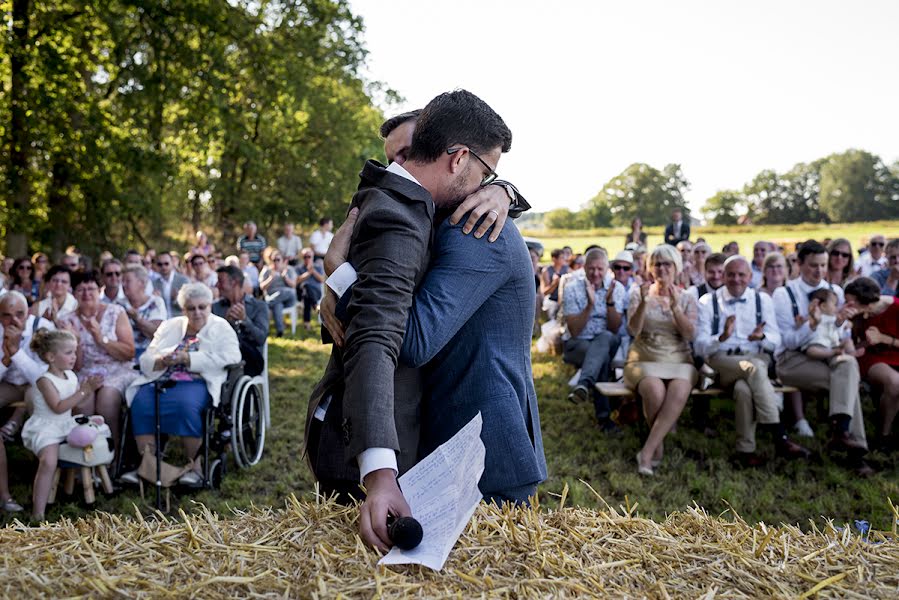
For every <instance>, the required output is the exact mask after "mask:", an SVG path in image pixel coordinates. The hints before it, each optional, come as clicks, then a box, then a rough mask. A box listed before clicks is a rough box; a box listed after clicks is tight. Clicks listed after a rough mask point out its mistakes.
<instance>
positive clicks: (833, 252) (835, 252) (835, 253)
mask: <svg viewBox="0 0 899 600" xmlns="http://www.w3.org/2000/svg"><path fill="white" fill-rule="evenodd" d="M830 255H831V256H839V257H840V258H852V255H851V254H849V253H848V252H840V251H839V250H831V251H830Z"/></svg>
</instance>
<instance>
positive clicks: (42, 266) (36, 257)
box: [31, 252, 50, 283]
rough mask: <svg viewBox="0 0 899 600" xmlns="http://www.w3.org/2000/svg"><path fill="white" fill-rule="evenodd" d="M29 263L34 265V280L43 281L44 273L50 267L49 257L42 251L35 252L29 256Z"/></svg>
mask: <svg viewBox="0 0 899 600" xmlns="http://www.w3.org/2000/svg"><path fill="white" fill-rule="evenodd" d="M31 264H32V266H33V267H34V280H35V281H37V282H38V283H43V282H44V275H46V274H47V270H48V269H49V268H50V259H49V258H48V257H47V255H46V254H44V253H43V252H35V253H34V254H33V255H32V256H31Z"/></svg>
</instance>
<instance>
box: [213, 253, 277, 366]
mask: <svg viewBox="0 0 899 600" xmlns="http://www.w3.org/2000/svg"><path fill="white" fill-rule="evenodd" d="M217 273H218V280H217V282H216V285H218V290H219V299H218V300H216V301H215V303H214V304H213V305H212V314H214V315H216V316H219V317H221V318H223V319H225V320H226V321H228V323H230V325H231V327H233V328H234V331H235V332H236V333H237V340H238V342H239V343H240V354H241V356H242V357H243V361H244V373H246V374H247V375H249V376H250V377H255V376H256V375H259V374H260V373H262V371H263V369H264V368H265V361H264V359H263V353H262V348H263V346H265V341H266V340H267V339H268V307H267V306H266V305H265V303H264V302H262V301H261V300H257V299H256V298H254V297H253V296H251V295H249V294H247V293H246V289H245V288H244V277H243V271H241V270H240V269H239V268H238V267H236V266H233V265H229V266H225V267H219V268H218V271H217Z"/></svg>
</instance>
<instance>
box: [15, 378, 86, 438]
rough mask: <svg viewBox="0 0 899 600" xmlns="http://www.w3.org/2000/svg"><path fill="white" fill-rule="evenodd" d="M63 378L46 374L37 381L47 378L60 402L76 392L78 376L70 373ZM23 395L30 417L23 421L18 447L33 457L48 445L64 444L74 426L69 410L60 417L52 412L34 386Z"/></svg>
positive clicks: (73, 419)
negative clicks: (31, 409)
mask: <svg viewBox="0 0 899 600" xmlns="http://www.w3.org/2000/svg"><path fill="white" fill-rule="evenodd" d="M64 375H65V379H63V378H61V377H57V376H56V375H53V374H52V373H49V372H47V373H44V374H43V375H42V376H41V377H40V379H47V380H48V381H49V382H50V383H52V384H53V387H55V388H56V392H57V393H58V394H59V398H60V399H62V398H68V397H69V396H71V395H72V394H74V393H75V391H76V390H77V389H78V377H77V376H76V375H75V373H74V372H72V371H66V372H65V373H64ZM40 379H39V380H40ZM26 396H27V398H28V399H29V400H31V402H32V403H33V405H34V414H32V415H31V417H29V418H28V420H27V421H25V426H24V427H22V444H24V446H25V447H26V448H27V449H28V450H30V451H31V452H33V453H34V454H37V453H38V452H40V451H41V450H42V449H43V448H45V447H47V446H49V445H50V444H59V443H61V442H64V441H65V440H66V436H67V435H69V432H70V431H72V429H74V428H75V426H76V425H78V423H76V422H75V418H74V417H73V416H72V411H71V410H67V411H66V412H64V413H61V414H57V413H55V412H53V411H52V410H51V409H50V407H49V406H47V401H46V400H44V395H43V394H42V393H41V391H40V390H39V389H38V388H37V386H36V385H32V386H31V387H30V388H28V391H27V392H26Z"/></svg>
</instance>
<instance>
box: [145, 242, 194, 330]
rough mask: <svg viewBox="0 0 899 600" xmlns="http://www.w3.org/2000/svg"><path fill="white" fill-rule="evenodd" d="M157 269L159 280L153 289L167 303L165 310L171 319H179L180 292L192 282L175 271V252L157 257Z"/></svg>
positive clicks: (155, 282)
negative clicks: (177, 299)
mask: <svg viewBox="0 0 899 600" xmlns="http://www.w3.org/2000/svg"><path fill="white" fill-rule="evenodd" d="M156 268H157V269H158V272H159V279H156V280H154V281H153V287H154V288H156V293H157V294H159V295H160V296H161V297H162V300H163V302H165V309H166V312H167V313H168V316H169V317H177V316H178V315H180V314H181V307H179V306H178V302H177V301H176V300H175V299H176V298H177V297H178V292H179V291H180V290H181V288H182V287H183V286H185V285H187V284H188V283H190V280H189V279H188V278H187V277H185V276H184V275H182V274H181V273H179V272H178V271H177V270H176V269H175V254H174V253H173V252H165V253H163V254H160V255H159V256H157V257H156Z"/></svg>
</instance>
